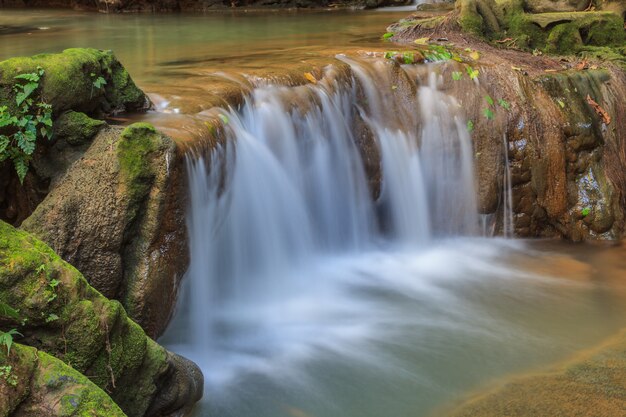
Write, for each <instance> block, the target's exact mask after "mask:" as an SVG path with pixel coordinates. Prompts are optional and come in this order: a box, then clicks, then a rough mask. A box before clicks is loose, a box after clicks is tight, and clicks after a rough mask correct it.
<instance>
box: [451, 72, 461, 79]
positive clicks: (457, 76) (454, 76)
mask: <svg viewBox="0 0 626 417" xmlns="http://www.w3.org/2000/svg"><path fill="white" fill-rule="evenodd" d="M462 76H463V73H461V72H459V71H454V72H453V73H452V79H453V80H454V81H459V80H460V79H461V77H462Z"/></svg>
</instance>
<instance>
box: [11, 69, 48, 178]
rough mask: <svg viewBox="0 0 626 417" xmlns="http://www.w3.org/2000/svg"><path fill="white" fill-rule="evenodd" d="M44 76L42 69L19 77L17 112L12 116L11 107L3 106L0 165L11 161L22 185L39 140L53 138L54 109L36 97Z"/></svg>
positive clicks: (15, 89)
mask: <svg viewBox="0 0 626 417" xmlns="http://www.w3.org/2000/svg"><path fill="white" fill-rule="evenodd" d="M43 75H44V70H43V69H42V68H41V67H37V70H36V71H35V72H32V73H27V74H20V75H17V76H16V77H15V79H16V80H17V81H16V83H15V85H14V86H13V91H14V93H15V104H16V105H17V106H16V110H15V111H14V112H13V113H11V111H10V110H9V107H8V106H0V162H4V161H5V160H7V159H10V160H11V161H12V162H13V166H14V168H15V172H17V176H18V178H19V180H20V182H23V181H24V177H25V176H26V173H27V172H28V165H29V163H30V160H31V158H32V155H33V153H34V152H35V147H36V142H37V138H38V137H42V138H47V139H51V138H52V106H50V105H49V104H46V103H45V102H43V101H42V100H38V101H36V100H35V98H34V93H35V92H36V91H37V90H38V89H39V82H40V80H41V77H43Z"/></svg>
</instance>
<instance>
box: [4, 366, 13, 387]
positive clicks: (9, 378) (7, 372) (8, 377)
mask: <svg viewBox="0 0 626 417" xmlns="http://www.w3.org/2000/svg"><path fill="white" fill-rule="evenodd" d="M12 371H13V367H12V366H11V365H4V366H0V378H2V379H4V380H5V381H6V383H7V384H9V385H10V386H12V387H15V386H16V385H17V377H16V376H15V375H13V373H12Z"/></svg>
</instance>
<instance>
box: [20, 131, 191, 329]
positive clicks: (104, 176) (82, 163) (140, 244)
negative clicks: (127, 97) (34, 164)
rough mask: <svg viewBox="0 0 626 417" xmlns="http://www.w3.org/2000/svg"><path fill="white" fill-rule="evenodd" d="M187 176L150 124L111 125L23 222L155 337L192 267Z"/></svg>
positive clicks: (177, 156) (173, 148)
mask: <svg viewBox="0 0 626 417" xmlns="http://www.w3.org/2000/svg"><path fill="white" fill-rule="evenodd" d="M183 175H184V167H183V161H182V158H181V155H180V153H179V151H178V150H177V148H176V146H175V144H174V142H173V141H172V140H171V139H169V138H168V137H166V136H163V135H162V134H160V133H158V132H157V131H156V130H155V129H154V128H153V127H152V126H150V125H148V124H145V123H137V124H134V125H131V126H129V127H127V128H126V129H122V128H119V127H106V128H103V129H102V130H101V131H100V133H99V134H98V135H97V136H96V137H95V139H94V140H93V143H92V144H91V146H90V147H89V149H88V150H87V152H86V153H85V154H84V156H83V158H82V159H80V160H79V161H77V162H76V163H75V164H74V165H73V166H72V167H71V168H70V169H69V170H68V172H67V174H66V175H65V176H64V177H63V179H62V180H60V181H59V183H58V184H57V185H56V187H54V188H53V189H52V191H51V192H50V194H48V196H47V197H46V198H45V200H44V201H43V202H42V203H41V204H40V205H39V206H38V207H37V209H36V210H35V211H34V212H33V214H32V215H31V216H30V217H29V218H28V219H26V221H24V223H23V224H22V227H23V228H24V229H25V230H28V231H29V232H32V233H34V234H35V235H36V236H38V237H39V238H40V239H42V240H43V241H44V242H46V243H47V244H49V245H50V246H51V247H53V248H54V249H55V250H56V251H57V253H58V254H59V255H60V256H61V257H62V258H63V259H64V260H66V261H67V262H70V263H71V264H73V265H74V266H76V267H77V268H78V269H79V270H80V271H81V272H82V273H83V274H84V275H85V276H86V277H87V279H88V281H89V283H90V284H91V285H92V286H93V287H95V288H96V289H97V290H98V291H100V292H102V294H104V295H105V296H106V297H108V298H114V299H117V300H120V301H121V302H122V304H123V305H124V307H125V308H126V310H127V311H128V313H129V315H130V316H131V317H132V318H133V319H134V320H136V321H137V322H138V323H139V324H140V325H141V326H142V328H143V329H144V330H145V331H146V332H147V333H148V334H149V335H150V336H152V337H156V336H158V335H159V334H161V332H162V331H163V330H164V329H165V326H166V325H167V322H168V321H169V318H170V315H171V314H172V311H173V307H174V302H175V299H176V291H177V287H178V283H179V281H180V279H181V278H182V275H183V273H184V271H185V269H186V267H187V257H188V255H187V242H186V240H187V239H186V228H185V223H184V208H185V203H184V202H185V194H184V193H185V187H184V183H183V181H184V178H183Z"/></svg>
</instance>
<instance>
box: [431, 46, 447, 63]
mask: <svg viewBox="0 0 626 417" xmlns="http://www.w3.org/2000/svg"><path fill="white" fill-rule="evenodd" d="M424 57H425V58H426V59H427V60H428V61H430V62H437V61H448V60H450V59H452V57H453V54H452V52H450V50H448V48H446V47H445V46H442V45H430V46H429V47H428V52H425V53H424Z"/></svg>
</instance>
